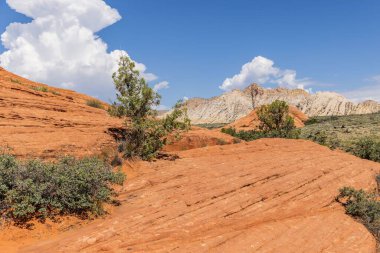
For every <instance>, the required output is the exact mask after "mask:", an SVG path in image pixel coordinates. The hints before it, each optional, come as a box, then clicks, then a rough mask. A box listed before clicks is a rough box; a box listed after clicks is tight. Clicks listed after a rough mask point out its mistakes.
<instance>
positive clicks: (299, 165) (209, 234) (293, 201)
mask: <svg viewBox="0 0 380 253" xmlns="http://www.w3.org/2000/svg"><path fill="white" fill-rule="evenodd" d="M179 155H180V157H181V159H179V160H176V161H174V162H169V161H158V162H155V163H150V164H146V163H144V164H141V165H140V166H142V167H145V168H146V169H147V171H148V172H146V173H145V174H143V175H141V176H138V177H136V178H133V179H131V180H130V181H128V182H127V184H126V185H125V186H124V188H123V190H122V192H123V193H122V195H121V198H120V199H121V201H122V203H123V204H122V206H121V207H119V208H117V209H116V210H115V211H114V212H113V213H112V214H111V215H110V216H108V217H106V218H105V219H103V220H98V221H95V222H93V223H92V224H90V225H87V226H85V227H83V228H80V229H75V230H73V231H69V232H66V233H63V234H62V235H60V236H58V237H56V238H54V239H50V240H47V241H43V242H41V243H39V244H37V245H31V246H29V247H27V248H23V249H21V251H20V252H23V253H29V252H30V253H32V252H33V253H34V252H39V253H45V252H46V253H48V252H49V253H50V252H70V253H73V252H88V253H90V252H91V253H94V252H282V253H286V252H289V253H293V252H300V253H301V252H305V253H310V252H337V253H338V252H339V253H340V252H345V253H347V252H355V253H356V252H363V253H364V252H368V253H374V252H375V250H376V242H375V239H374V238H373V237H372V235H371V234H370V233H369V232H368V231H367V230H366V228H365V227H364V226H363V225H361V224H359V223H358V222H356V221H355V220H353V219H351V218H350V217H349V216H347V215H345V214H344V210H343V208H342V207H341V206H340V204H338V203H336V202H335V199H334V198H335V196H336V195H337V193H338V189H339V188H340V187H342V186H353V187H358V188H359V187H360V188H366V189H370V188H373V187H375V180H374V174H375V172H378V171H379V170H380V164H378V163H374V162H370V161H365V160H361V159H359V158H356V157H354V156H352V155H349V154H345V153H343V152H340V151H331V150H329V149H328V148H326V147H322V146H319V145H317V144H314V143H312V142H308V141H304V140H284V139H261V140H258V141H254V142H251V143H240V144H235V145H226V146H214V147H206V148H201V149H194V150H189V151H183V152H179Z"/></svg>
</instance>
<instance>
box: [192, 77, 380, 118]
mask: <svg viewBox="0 0 380 253" xmlns="http://www.w3.org/2000/svg"><path fill="white" fill-rule="evenodd" d="M276 99H279V100H283V101H285V102H287V103H288V104H290V105H293V106H295V107H297V108H298V109H299V110H300V111H302V112H303V113H305V114H306V115H307V116H309V117H312V116H329V115H349V114H367V113H375V112H379V111H380V104H379V103H378V102H376V101H371V100H368V101H364V102H362V103H354V102H352V101H350V100H348V99H347V98H345V97H344V96H342V95H340V94H338V93H335V92H317V93H315V94H310V93H308V92H306V91H304V90H301V89H294V90H290V89H285V88H276V89H265V88H263V87H261V86H259V85H257V84H252V85H250V86H249V87H247V88H246V89H244V90H233V91H230V92H226V93H224V94H223V95H221V96H218V97H213V98H210V99H204V98H193V99H190V100H188V101H187V102H186V106H187V109H188V115H189V118H190V119H191V121H192V123H193V124H210V123H230V122H233V121H235V120H237V119H239V118H241V117H244V116H246V115H248V114H249V113H250V112H251V111H252V109H254V108H256V107H259V106H261V105H264V104H270V103H271V102H273V101H274V100H276Z"/></svg>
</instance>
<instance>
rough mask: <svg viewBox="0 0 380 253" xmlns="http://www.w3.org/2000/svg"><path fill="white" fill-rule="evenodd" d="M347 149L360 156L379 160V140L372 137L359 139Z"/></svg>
mask: <svg viewBox="0 0 380 253" xmlns="http://www.w3.org/2000/svg"><path fill="white" fill-rule="evenodd" d="M348 151H350V152H351V153H353V154H354V155H356V156H358V157H360V158H363V159H368V160H372V161H375V162H380V141H376V140H375V138H374V137H363V138H361V139H359V140H358V141H356V142H354V143H353V145H352V147H351V148H350V149H349V150H348Z"/></svg>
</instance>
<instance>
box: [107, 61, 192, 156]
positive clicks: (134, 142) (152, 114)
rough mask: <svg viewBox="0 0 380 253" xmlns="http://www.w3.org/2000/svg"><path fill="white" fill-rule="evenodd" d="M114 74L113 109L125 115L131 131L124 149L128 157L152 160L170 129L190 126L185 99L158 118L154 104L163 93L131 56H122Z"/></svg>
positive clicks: (158, 102) (157, 102)
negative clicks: (140, 71)
mask: <svg viewBox="0 0 380 253" xmlns="http://www.w3.org/2000/svg"><path fill="white" fill-rule="evenodd" d="M112 78H113V81H114V83H115V87H116V91H117V94H116V97H117V102H115V103H114V104H113V105H112V106H111V108H110V110H109V112H110V114H111V115H113V116H117V117H122V118H125V123H126V127H127V131H126V136H125V143H123V145H122V146H123V148H122V150H123V151H124V156H125V157H126V158H131V157H140V158H142V159H144V160H150V159H152V158H154V157H155V156H156V155H157V153H158V152H159V150H160V149H161V148H162V147H163V145H164V144H165V141H166V138H165V137H166V136H167V135H168V134H169V133H171V132H173V131H175V130H187V129H189V126H190V121H189V120H188V118H187V114H186V111H185V109H184V107H183V106H182V103H179V104H177V105H176V106H175V108H174V110H173V112H172V113H171V114H169V115H167V116H166V117H165V118H164V119H162V120H159V119H157V118H156V115H157V113H156V111H155V110H154V107H157V106H158V105H159V104H160V99H161V96H160V95H159V94H158V93H156V92H155V91H154V90H153V89H152V88H150V87H149V86H148V84H147V82H146V81H145V80H144V78H142V77H141V76H140V73H139V71H138V70H136V69H135V63H134V62H133V61H132V60H131V59H130V58H129V57H127V56H122V57H121V58H120V61H119V68H118V71H117V72H116V73H114V74H113V76H112ZM179 119H181V120H179Z"/></svg>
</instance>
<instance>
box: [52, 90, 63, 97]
mask: <svg viewBox="0 0 380 253" xmlns="http://www.w3.org/2000/svg"><path fill="white" fill-rule="evenodd" d="M51 94H53V95H56V96H61V93H60V92H58V91H55V90H53V91H51Z"/></svg>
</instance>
